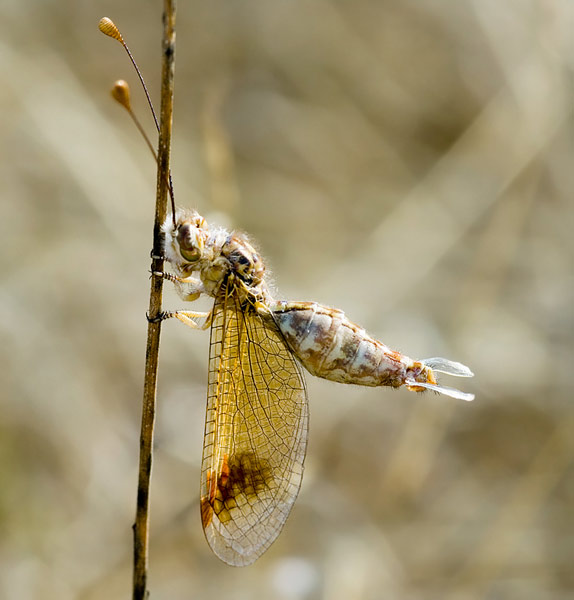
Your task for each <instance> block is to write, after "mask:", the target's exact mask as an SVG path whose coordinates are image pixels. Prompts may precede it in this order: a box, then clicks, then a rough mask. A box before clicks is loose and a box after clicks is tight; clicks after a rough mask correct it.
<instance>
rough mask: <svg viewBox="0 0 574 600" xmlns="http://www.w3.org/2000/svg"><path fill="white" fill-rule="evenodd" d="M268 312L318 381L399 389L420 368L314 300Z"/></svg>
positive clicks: (285, 304)
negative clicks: (322, 379)
mask: <svg viewBox="0 0 574 600" xmlns="http://www.w3.org/2000/svg"><path fill="white" fill-rule="evenodd" d="M270 308H271V310H272V314H273V319H274V320H275V323H276V324H277V326H278V327H279V329H280V330H281V333H282V334H283V336H284V337H285V340H286V341H287V344H288V345H289V347H290V349H291V351H292V352H293V354H294V355H295V356H296V357H297V358H298V359H299V361H300V362H301V363H302V364H303V366H304V367H305V368H306V369H307V370H308V371H309V372H310V373H311V374H313V375H316V376H317V377H323V378H325V379H330V380H332V381H337V382H339V383H354V384H358V385H368V386H379V385H390V386H392V387H399V386H401V385H403V384H404V383H405V379H406V377H407V376H411V377H413V378H414V379H416V378H417V376H418V375H420V373H421V370H422V369H423V365H422V364H421V363H418V362H415V361H413V360H411V359H410V358H408V357H407V356H404V355H402V354H400V353H399V352H395V351H394V350H391V349H390V348H388V347H387V346H385V345H384V344H382V343H381V342H379V341H377V340H375V339H373V338H372V337H371V336H369V335H368V334H367V332H366V331H365V330H364V329H362V328H361V327H359V326H358V325H355V323H353V322H351V321H349V319H347V317H346V316H345V313H344V312H343V311H341V310H337V309H335V308H329V307H327V306H321V305H320V304H317V303H315V302H275V303H273V304H272V305H271V306H270Z"/></svg>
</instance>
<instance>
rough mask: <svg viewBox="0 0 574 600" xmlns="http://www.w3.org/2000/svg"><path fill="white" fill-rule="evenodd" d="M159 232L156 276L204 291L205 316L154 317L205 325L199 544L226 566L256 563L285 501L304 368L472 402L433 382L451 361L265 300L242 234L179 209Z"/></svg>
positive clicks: (288, 500) (297, 468) (297, 454)
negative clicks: (415, 353)
mask: <svg viewBox="0 0 574 600" xmlns="http://www.w3.org/2000/svg"><path fill="white" fill-rule="evenodd" d="M162 234H163V253H164V258H165V259H166V260H167V261H168V262H169V263H170V264H171V265H172V267H173V269H174V271H175V274H171V273H159V272H156V273H154V274H155V275H156V276H159V277H163V278H164V279H167V280H169V281H171V282H173V283H174V284H175V286H176V288H177V290H178V292H179V294H180V295H181V297H182V298H183V299H184V300H188V301H193V300H196V299H197V298H199V297H200V295H202V294H207V295H209V296H212V297H213V298H214V305H213V309H212V310H211V311H210V312H209V313H200V312H193V311H175V312H166V313H162V315H161V318H162V319H166V318H171V317H174V318H177V319H179V320H180V321H181V322H183V323H185V324H186V325H188V326H190V327H192V328H202V329H206V328H208V327H211V341H210V355H209V379H208V393H207V416H206V422H205V437H204V446H203V459H202V467H201V501H200V502H201V519H202V524H203V529H204V531H205V535H206V538H207V541H208V542H209V544H210V546H211V548H212V549H213V551H214V552H215V554H216V555H217V556H218V557H219V558H221V559H222V560H223V561H224V562H226V563H228V564H230V565H235V566H243V565H248V564H250V563H252V562H254V561H255V560H256V559H257V558H258V557H259V556H261V554H263V552H265V550H267V548H268V547H269V546H270V545H271V544H272V543H273V541H274V540H275V539H276V538H277V536H278V535H279V532H280V531H281V528H282V527H283V525H284V523H285V521H286V520H287V517H288V515H289V512H290V510H291V507H292V506H293V503H294V502H295V499H296V497H297V494H298V492H299V488H300V486H301V479H302V476H303V463H304V460H305V450H306V445H307V432H308V418H309V413H308V405H307V393H306V389H305V380H304V376H303V367H304V368H305V369H306V370H307V371H309V372H310V373H312V374H313V375H317V376H319V377H323V378H325V379H331V380H333V381H337V382H341V383H354V384H359V385H367V386H380V385H385V386H391V387H395V388H396V387H400V386H402V385H405V386H406V387H407V388H408V389H409V390H413V391H423V390H424V389H430V390H434V391H436V392H439V393H442V394H446V395H447V396H451V397H454V398H459V399H462V400H472V399H473V397H474V396H473V395H472V394H467V393H464V392H461V391H459V390H456V389H453V388H447V387H444V386H442V385H439V384H438V383H437V381H436V377H435V372H442V373H448V374H450V375H455V376H459V377H471V376H472V372H471V371H470V369H468V367H466V366H464V365H462V364H460V363H456V362H452V361H449V360H446V359H443V358H432V359H428V360H421V361H416V360H412V359H410V358H408V357H407V356H404V355H403V354H400V353H399V352H396V351H393V350H391V349H389V348H387V347H386V346H385V345H384V344H382V343H381V342H379V341H377V340H375V339H373V338H372V337H370V336H369V335H368V334H367V333H366V332H365V331H364V330H363V329H362V328H360V327H359V326H357V325H355V324H354V323H352V322H351V321H350V320H349V319H347V317H346V316H345V315H344V313H343V312H342V311H340V310H337V309H333V308H328V307H325V306H321V305H319V304H316V303H314V302H286V301H277V300H274V299H273V297H272V296H271V293H270V292H269V289H268V286H267V284H266V276H265V266H264V264H263V261H262V259H261V257H260V256H259V254H258V253H257V252H256V250H255V249H254V248H253V246H252V245H251V244H250V242H249V240H248V239H247V237H246V236H244V235H243V234H240V233H234V232H232V233H229V232H227V231H226V230H224V229H222V228H214V229H210V227H209V226H208V224H207V222H206V220H205V219H204V218H203V217H201V216H200V215H199V214H198V213H197V212H195V211H189V210H182V209H177V210H176V211H175V214H174V215H170V216H169V217H168V218H167V219H166V221H165V223H164V225H163V227H162ZM202 321H203V322H202Z"/></svg>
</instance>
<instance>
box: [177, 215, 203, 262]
mask: <svg viewBox="0 0 574 600" xmlns="http://www.w3.org/2000/svg"><path fill="white" fill-rule="evenodd" d="M194 229H197V228H196V227H192V226H191V225H190V224H189V223H184V224H183V225H180V227H179V228H178V230H177V244H178V246H179V252H180V254H181V255H182V256H183V258H185V260H187V261H189V262H195V261H197V260H199V259H200V258H201V250H200V249H199V248H198V247H197V245H196V243H197V237H196V236H195V235H194V232H193V230H194Z"/></svg>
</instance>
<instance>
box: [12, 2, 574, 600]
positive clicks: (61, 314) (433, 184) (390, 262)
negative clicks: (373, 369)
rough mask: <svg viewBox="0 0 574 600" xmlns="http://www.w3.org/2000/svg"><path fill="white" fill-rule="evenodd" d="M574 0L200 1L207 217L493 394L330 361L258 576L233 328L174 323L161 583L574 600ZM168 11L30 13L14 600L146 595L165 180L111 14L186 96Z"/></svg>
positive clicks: (24, 19)
mask: <svg viewBox="0 0 574 600" xmlns="http://www.w3.org/2000/svg"><path fill="white" fill-rule="evenodd" d="M572 6H573V5H572V3H571V2H570V0H562V1H561V0H546V1H538V2H535V1H529V0H509V1H505V2H498V1H496V0H460V1H457V2H439V1H436V0H422V1H421V0H416V1H415V0H410V1H407V2H392V1H390V0H379V1H371V2H369V1H368V0H356V1H354V2H344V1H338V2H335V1H327V0H316V1H311V0H307V1H304V0H267V1H266V2H255V1H247V0H227V1H225V0H214V1H212V2H197V1H195V2H181V1H180V3H179V14H178V39H177V41H178V46H177V68H176V71H177V73H176V114H175V122H174V127H175V130H174V145H173V174H174V178H175V184H176V193H177V198H178V202H179V203H180V204H182V205H187V206H191V207H196V208H197V209H198V210H199V211H200V212H202V214H204V215H205V216H207V217H208V218H209V219H210V220H211V221H213V222H218V223H220V224H225V225H228V226H231V227H238V228H241V229H243V230H245V231H247V232H249V233H250V234H251V236H252V237H253V239H254V240H256V242H257V244H258V246H259V247H260V249H261V251H262V253H263V255H264V256H265V257H266V258H267V260H268V262H269V264H270V267H271V269H272V273H273V278H274V281H275V284H276V287H277V289H278V290H280V293H279V294H278V295H280V296H281V297H284V298H289V299H300V300H316V301H319V302H322V303H325V304H329V305H333V306H336V307H339V308H342V309H344V310H345V311H346V312H347V314H348V315H349V316H350V317H351V318H352V319H353V320H355V321H357V322H358V323H360V324H362V325H364V326H365V327H366V328H367V329H368V330H369V331H371V332H372V333H373V334H374V335H376V336H377V337H379V338H380V339H381V340H383V341H384V342H385V343H387V344H388V345H390V346H391V347H394V348H397V349H399V350H401V351H403V352H405V353H407V354H409V355H410V356H412V357H414V358H424V357H427V356H434V355H438V356H446V357H448V358H452V359H455V360H460V361H462V362H464V363H466V364H468V365H470V366H471V368H472V369H473V370H474V371H475V374H476V377H475V378H474V379H473V380H449V381H447V379H448V378H446V377H445V379H444V381H445V383H447V384H455V385H458V384H460V386H462V387H463V388H464V389H465V390H467V391H473V392H475V393H476V395H477V399H476V401H475V402H474V403H470V404H467V403H464V402H460V401H459V402H457V401H454V400H451V399H448V398H444V397H438V396H434V395H431V394H427V395H423V396H417V395H415V394H412V393H409V392H407V391H403V390H400V391H396V392H393V391H391V390H387V389H357V388H350V387H344V386H339V385H336V384H333V383H330V382H326V381H319V380H315V379H313V378H311V377H308V388H309V398H310V404H311V435H310V441H309V451H308V459H307V469H306V474H305V478H304V481H303V487H302V490H301V494H300V497H299V499H298V501H297V503H296V505H295V508H294V510H293V512H292V515H291V517H290V519H289V521H288V522H287V525H286V527H285V529H284V531H283V533H282V534H281V536H280V537H279V539H278V541H277V542H276V543H275V544H274V545H273V546H272V547H271V549H270V550H269V551H268V552H267V554H266V555H265V556H264V557H262V558H261V559H260V560H259V561H258V562H257V563H256V564H255V565H254V566H253V567H250V568H246V569H233V568H230V567H227V566H226V565H224V564H223V563H221V562H219V561H218V560H217V559H216V558H215V556H214V555H212V554H211V552H210V550H209V548H208V546H207V544H206V543H205V541H204V539H203V534H202V532H201V527H200V519H199V510H198V480H199V464H200V458H201V446H202V434H203V418H204V407H205V387H206V369H207V352H208V334H207V333H205V332H193V331H191V330H188V329H186V328H185V327H183V326H181V325H180V324H179V323H177V322H169V323H166V325H165V327H164V329H163V337H162V350H161V369H160V382H159V406H158V418H157V437H156V442H157V443H156V453H155V464H154V479H153V492H152V530H151V565H150V586H151V590H152V596H151V597H152V598H154V599H159V598H166V599H167V598H169V599H170V600H173V599H179V598H181V599H187V598H227V599H229V600H235V599H249V598H255V597H257V598H270V599H271V598H272V599H277V600H282V599H289V600H291V599H327V600H338V599H345V600H348V599H350V598H353V599H363V598H364V599H380V598H401V599H409V600H419V599H420V600H423V599H424V600H427V599H440V600H446V599H448V600H450V599H457V600H458V599H465V600H466V599H471V598H472V599H474V598H484V599H487V598H488V599H491V598H492V599H520V600H528V599H536V600H539V599H541V598H544V599H552V600H554V599H556V600H561V599H564V600H565V599H566V598H571V597H572V593H573V590H574V571H573V570H572V563H573V559H574V509H573V506H574V478H573V459H574V409H573V407H572V342H573V320H574V319H573V308H572V306H573V303H572V301H573V281H572V260H573V248H574V244H573V241H572V239H573V238H572V226H573V213H574V211H573V197H572V195H573V189H574V162H573V159H574V152H573V150H574V148H573V145H574V137H573V136H574V129H573V124H572V106H573V98H574V94H573V87H572V75H573V63H574V45H573V43H572V31H573V30H574V20H573V14H572V10H573V8H572ZM160 11H161V7H160V2H159V1H157V2H152V1H145V2H123V3H117V2H111V1H102V2H72V1H71V0H68V1H65V0H64V1H60V2H50V1H48V0H46V1H40V0H37V1H36V2H33V1H30V0H28V1H27V2H17V1H16V0H10V1H8V0H5V1H3V2H2V7H1V8H0V14H1V16H2V19H1V21H0V67H1V71H0V73H1V76H2V89H1V91H0V101H1V105H0V107H1V111H0V115H1V117H0V126H1V131H0V158H1V160H0V173H1V175H0V177H1V181H2V200H1V204H0V207H1V208H0V211H1V212H0V231H1V234H0V235H1V240H2V242H1V244H2V255H1V261H2V262H1V280H0V337H1V340H2V343H1V344H0V352H1V355H0V356H1V361H2V369H1V371H0V378H1V379H0V381H1V390H2V391H1V396H0V596H1V597H2V598H10V599H12V598H14V599H15V598H18V599H19V600H27V599H33V598H34V599H35V598H42V599H52V598H53V599H56V598H57V599H58V600H68V599H72V598H81V599H84V600H92V599H96V598H106V599H115V598H118V599H119V598H126V597H129V595H130V582H131V552H132V551H131V529H130V527H131V524H132V521H133V515H134V507H135V491H136V469H137V456H138V436H139V417H140V403H141V391H142V380H143V364H144V352H145V332H146V321H145V311H146V308H147V302H148V293H149V292H148V290H149V282H148V269H149V262H150V261H149V251H150V247H151V234H152V218H153V205H154V194H155V168H154V164H153V161H152V160H151V158H150V156H149V155H148V151H147V149H146V147H145V145H144V144H143V143H142V141H141V140H140V139H139V137H138V135H137V133H136V132H135V130H134V128H133V126H132V125H131V123H130V122H129V119H128V118H127V116H126V115H125V114H124V113H123V112H122V110H121V109H120V108H119V107H118V106H117V105H115V104H114V103H113V102H112V101H111V100H110V98H109V95H108V90H109V88H110V87H111V84H112V82H113V80H114V79H117V78H120V77H121V78H125V79H127V80H128V81H130V83H131V84H132V90H133V95H134V103H135V106H136V109H137V111H138V113H139V114H140V115H141V116H142V119H143V121H144V122H145V123H146V126H147V127H148V130H149V131H150V132H151V133H152V128H151V120H150V119H149V117H148V115H147V113H146V106H145V104H144V100H143V97H142V94H141V93H140V91H139V90H138V89H137V88H136V87H135V84H136V79H135V77H134V75H133V72H132V71H131V69H130V65H129V64H128V62H127V57H126V56H125V55H124V54H123V51H122V49H121V47H120V46H119V45H118V44H117V43H115V42H113V41H112V40H110V39H108V38H105V37H104V36H102V35H101V34H100V33H99V32H98V30H97V22H98V19H99V18H100V17H101V16H104V15H107V16H109V17H111V18H113V19H114V20H115V21H116V23H117V24H118V25H119V26H120V28H121V29H122V31H123V33H124V36H125V37H126V39H127V40H128V42H129V43H130V45H131V48H132V51H133V52H134V53H135V55H136V56H137V57H138V60H139V62H140V66H141V68H142V70H143V71H144V73H145V75H146V77H147V79H148V84H149V87H150V89H151V92H152V95H153V96H154V97H155V98H157V92H158V85H159V68H160V36H161V15H160ZM165 304H166V307H169V308H180V307H181V302H180V301H179V300H178V299H177V297H176V296H175V295H174V294H173V293H172V292H171V291H168V292H166V301H165ZM203 305H204V306H209V302H207V303H203Z"/></svg>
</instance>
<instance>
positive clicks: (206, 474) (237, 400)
mask: <svg viewBox="0 0 574 600" xmlns="http://www.w3.org/2000/svg"><path fill="white" fill-rule="evenodd" d="M307 429H308V406H307V393H306V389H305V382H304V379H303V375H302V372H301V368H300V367H299V365H298V364H297V363H296V362H295V359H294V358H293V356H292V355H291V352H290V351H289V349H288V347H287V345H286V343H285V341H284V339H283V337H282V335H281V333H280V332H279V330H278V329H277V326H276V325H275V323H274V322H273V320H272V318H271V317H269V318H262V317H261V316H260V315H259V314H257V312H256V311H255V309H254V308H253V307H251V306H247V307H242V306H241V305H240V301H239V298H238V296H237V294H236V293H234V291H233V289H228V290H227V291H222V293H221V294H220V295H219V296H218V298H217V299H216V300H215V305H214V307H213V321H212V326H211V342H210V356H209V387H208V395H207V416H206V424H205V438H204V446H203V461H202V467H201V516H202V522H203V528H204V531H205V536H206V538H207V541H208V542H209V545H210V546H211V548H212V549H213V551H214V552H215V554H217V556H219V558H221V559H222V560H223V561H225V562H226V563H228V564H230V565H235V566H241V565H248V564H250V563H252V562H253V561H255V560H256V559H257V558H258V557H259V556H260V555H261V554H263V552H265V550H267V548H268V547H269V546H270V545H271V544H272V543H273V541H274V540H275V538H276V537H277V536H278V535H279V532H280V531H281V528H282V527H283V524H284V523H285V521H286V519H287V516H288V515H289V512H290V510H291V507H292V505H293V503H294V502H295V499H296V497H297V494H298V492H299V488H300V486H301V478H302V476H303V461H304V460H305V450H306V446H307Z"/></svg>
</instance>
